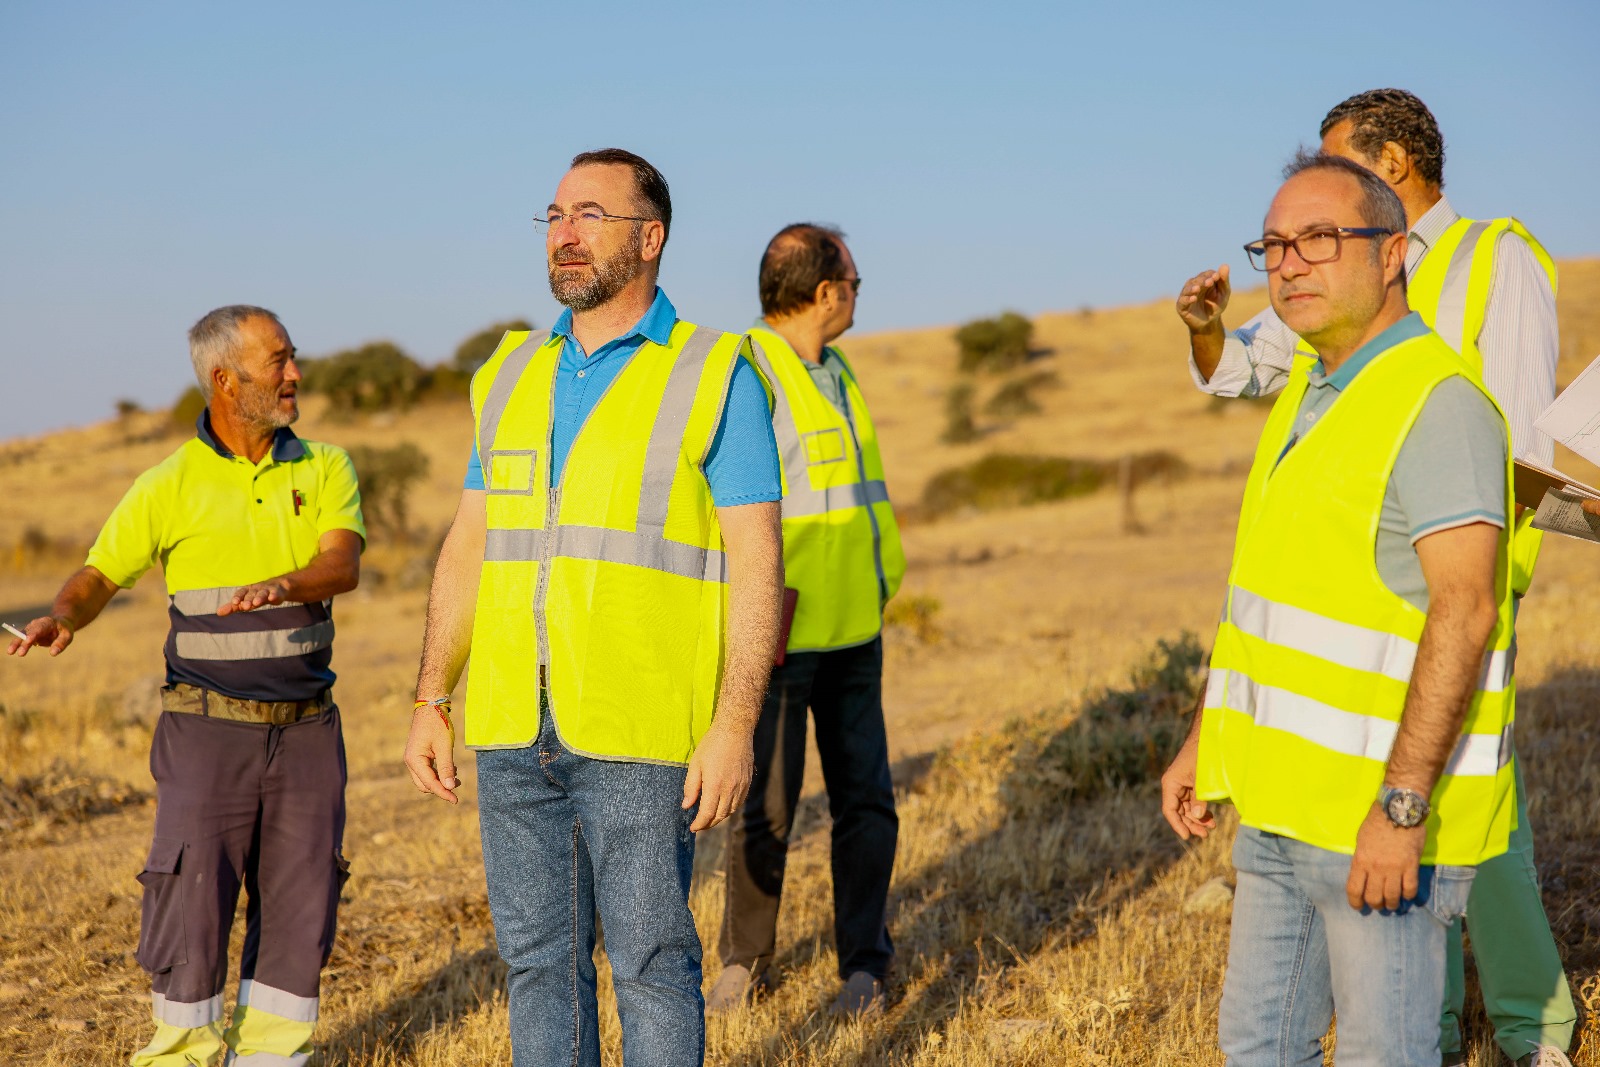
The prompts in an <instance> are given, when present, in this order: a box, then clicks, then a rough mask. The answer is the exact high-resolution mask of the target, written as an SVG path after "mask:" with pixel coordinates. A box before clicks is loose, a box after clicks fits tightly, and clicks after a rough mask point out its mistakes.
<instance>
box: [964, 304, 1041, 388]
mask: <svg viewBox="0 0 1600 1067" xmlns="http://www.w3.org/2000/svg"><path fill="white" fill-rule="evenodd" d="M1032 343H1033V323H1031V322H1029V321H1028V320H1027V319H1025V318H1023V317H1022V316H1021V315H1018V314H1017V313H1016V312H1015V311H1007V312H1006V313H1005V314H1003V315H1001V316H1000V317H999V318H994V319H976V320H974V321H972V322H969V323H967V324H966V325H965V326H963V327H961V328H960V329H959V330H957V331H956V347H957V348H959V349H960V350H961V371H962V373H971V372H972V371H976V370H988V371H1003V370H1010V369H1011V368H1012V367H1016V366H1019V365H1021V364H1022V363H1024V362H1026V360H1027V358H1028V351H1029V349H1030V347H1031V345H1032Z"/></svg>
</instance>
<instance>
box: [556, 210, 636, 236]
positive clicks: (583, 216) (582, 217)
mask: <svg viewBox="0 0 1600 1067" xmlns="http://www.w3.org/2000/svg"><path fill="white" fill-rule="evenodd" d="M659 221H660V220H659V219H652V218H646V217H644V216H642V215H608V214H606V213H605V212H604V211H601V210H600V209H599V208H597V207H586V208H584V209H583V210H581V211H574V212H572V213H570V214H568V213H566V212H562V211H552V212H550V215H549V217H548V218H542V219H541V218H535V219H534V220H533V232H534V233H536V234H538V235H539V236H540V237H544V236H547V235H548V234H549V233H550V231H551V230H553V229H555V228H556V227H557V226H559V225H561V224H562V223H563V222H570V223H572V227H573V229H575V230H577V231H578V234H579V236H581V237H585V238H590V237H594V236H596V235H598V234H599V233H600V227H601V226H603V225H605V224H606V223H607V222H659Z"/></svg>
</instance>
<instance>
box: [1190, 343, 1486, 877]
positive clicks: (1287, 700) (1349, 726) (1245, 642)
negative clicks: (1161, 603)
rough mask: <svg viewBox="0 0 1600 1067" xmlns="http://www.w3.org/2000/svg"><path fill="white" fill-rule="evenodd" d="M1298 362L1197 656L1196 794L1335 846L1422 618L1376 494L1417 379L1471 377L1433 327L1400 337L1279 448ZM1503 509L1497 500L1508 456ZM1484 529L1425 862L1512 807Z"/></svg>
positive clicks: (1473, 856) (1299, 376)
mask: <svg viewBox="0 0 1600 1067" xmlns="http://www.w3.org/2000/svg"><path fill="white" fill-rule="evenodd" d="M1296 363H1297V365H1296V367H1295V371H1296V373H1294V374H1292V375H1291V377H1290V380H1289V385H1288V386H1287V387H1286V388H1285V389H1284V391H1283V393H1282V395H1281V396H1279V398H1278V400H1277V403H1276V404H1275V405H1274V407H1273V409H1272V414H1271V416H1270V417H1269V418H1268V420H1267V425H1266V428H1265V429H1264V430H1263V431H1262V434H1261V440H1260V443H1259V445H1258V446H1257V450H1256V457H1255V463H1254V465H1253V466H1252V467H1251V470H1250V479H1249V482H1248V484H1247V486H1246V488H1245V498H1244V504H1243V507H1242V509H1241V512H1240V516H1239V532H1238V536H1237V540H1236V541H1235V545H1234V556H1233V565H1232V569H1231V571H1230V573H1229V578H1228V603H1227V609H1226V612H1225V613H1224V616H1223V620H1222V624H1221V626H1220V627H1219V629H1218V631H1217V640H1216V645H1215V648H1214V650H1213V652H1212V656H1211V676H1210V679H1209V683H1208V685H1207V689H1206V698H1205V707H1204V711H1203V717H1202V723H1201V732H1200V757H1199V770H1198V780H1197V786H1196V793H1197V795H1198V796H1200V797H1202V798H1204V799H1207V800H1221V799H1231V800H1232V801H1233V803H1234V805H1235V806H1236V807H1237V808H1238V809H1239V817H1240V820H1241V821H1242V822H1243V823H1244V824H1245V825H1247V826H1253V827H1255V828H1257V829H1260V830H1264V831H1267V832H1269V833H1276V834H1283V835H1285V836H1287V837H1292V838H1294V839H1296V840H1298V841H1304V842H1306V843H1307V844H1311V845H1315V846H1317V847H1318V848H1325V849H1329V850H1331V851H1334V852H1342V853H1346V854H1349V853H1353V852H1354V851H1355V844H1356V832H1357V830H1358V829H1359V828H1360V826H1361V823H1362V820H1363V819H1364V818H1365V817H1366V815H1367V812H1368V811H1369V809H1370V808H1371V806H1372V804H1373V802H1374V801H1375V800H1376V799H1377V796H1378V790H1379V788H1380V787H1381V785H1382V783H1383V776H1384V769H1385V763H1386V761H1387V760H1388V757H1389V750H1390V746H1391V745H1392V744H1393V742H1394V737H1395V734H1396V732H1397V731H1398V729H1399V723H1400V716H1401V712H1402V711H1403V709H1404V707H1405V698H1406V690H1407V689H1408V687H1409V685H1410V680H1411V669H1412V664H1413V661H1414V660H1415V658H1416V654H1417V643H1418V641H1419V640H1420V639H1421V637H1422V630H1423V625H1424V623H1425V622H1426V619H1427V616H1426V614H1425V613H1424V612H1422V611H1419V610H1418V609H1417V608H1416V607H1415V606H1413V605H1412V604H1411V603H1409V602H1408V601H1407V600H1405V599H1404V598H1403V597H1400V596H1398V595H1396V594H1395V593H1394V592H1392V591H1391V590H1390V589H1389V588H1388V587H1387V586H1386V585H1384V583H1383V579H1382V578H1381V576H1380V575H1379V574H1378V568H1377V563H1376V558H1375V555H1374V552H1375V546H1376V540H1377V530H1378V521H1379V517H1380V515H1381V513H1382V509H1383V500H1384V494H1385V492H1386V490H1387V487H1388V484H1389V478H1390V475H1391V473H1392V471H1393V468H1394V463H1395V458H1396V456H1397V455H1398V454H1399V451H1400V446H1401V444H1402V443H1403V442H1404V441H1405V438H1406V435H1407V434H1408V433H1409V432H1410V430H1411V426H1412V424H1413V423H1414V422H1415V421H1416V418H1417V415H1418V413H1419V412H1420V411H1421V410H1422V406H1423V404H1424V402H1425V401H1426V399H1427V397H1428V395H1429V393H1431V392H1432V390H1433V388H1434V387H1435V386H1437V385H1438V384H1439V383H1440V382H1441V381H1444V380H1445V379H1446V378H1449V377H1452V376H1454V375H1457V374H1459V375H1462V376H1463V377H1466V378H1468V379H1469V380H1471V381H1472V382H1473V383H1474V384H1476V385H1478V387H1479V388H1480V389H1482V388H1483V386H1482V384H1481V382H1480V381H1479V380H1478V376H1477V375H1476V374H1475V373H1474V372H1473V371H1472V370H1471V369H1470V368H1469V367H1468V366H1467V365H1466V363H1465V361H1464V360H1462V359H1461V357H1459V356H1458V355H1456V353H1455V352H1453V351H1452V350H1451V349H1450V348H1449V346H1448V345H1446V344H1445V343H1444V342H1443V341H1441V340H1440V339H1439V338H1438V337H1437V336H1436V335H1434V334H1431V333H1430V334H1426V335H1424V336H1422V337H1418V338H1415V339H1412V340H1408V341H1403V342H1401V343H1400V344H1397V345H1395V346H1394V347H1392V348H1390V349H1388V350H1387V351H1385V352H1383V353H1380V354H1379V355H1378V356H1377V357H1376V358H1375V359H1373V361H1372V362H1371V363H1370V364H1368V365H1367V366H1366V367H1365V368H1363V369H1362V371H1361V373H1360V374H1359V375H1357V376H1356V378H1355V379H1354V380H1353V381H1352V382H1351V383H1350V384H1349V385H1348V386H1347V387H1346V388H1345V390H1344V393H1343V395H1341V396H1340V397H1339V399H1338V402H1337V403H1335V404H1334V405H1333V407H1332V408H1331V409H1330V410H1329V411H1328V413H1327V415H1326V417H1325V418H1324V419H1323V420H1322V421H1321V422H1319V423H1317V425H1316V427H1315V428H1314V429H1312V430H1310V431H1309V432H1307V433H1305V434H1304V435H1303V436H1302V437H1301V439H1300V440H1299V442H1298V443H1297V444H1295V446H1294V447H1293V448H1292V449H1291V450H1290V451H1289V452H1288V454H1287V455H1284V448H1285V447H1286V445H1287V444H1288V442H1289V440H1290V434H1291V432H1292V431H1293V429H1294V422H1295V416H1296V414H1297V412H1298V411H1299V408H1300V402H1301V398H1302V397H1303V396H1304V395H1305V391H1306V388H1307V377H1306V371H1307V366H1308V364H1309V360H1306V359H1305V358H1304V357H1301V358H1300V359H1297V361H1296ZM1485 395H1486V396H1487V395H1488V393H1487V391H1485ZM1490 400H1491V402H1492V401H1493V397H1490ZM1496 408H1497V410H1498V405H1497V406H1496ZM1502 417H1503V414H1502ZM1280 456H1282V457H1283V458H1282V460H1281V461H1280V460H1279V457H1280ZM1506 507H1507V509H1508V512H1507V513H1508V514H1509V513H1510V512H1509V509H1510V507H1511V472H1510V460H1509V458H1508V460H1507V471H1506ZM1500 544H1501V548H1500V563H1499V566H1498V568H1497V574H1496V584H1495V587H1496V591H1497V593H1498V594H1499V619H1498V621H1497V623H1496V625H1495V629H1494V633H1493V635H1492V636H1491V638H1490V640H1489V647H1488V651H1487V653H1486V655H1485V657H1484V667H1483V672H1482V675H1481V677H1480V679H1479V682H1478V687H1477V691H1476V692H1475V693H1474V695H1473V698H1472V704H1471V709H1470V710H1469V712H1468V714H1467V719H1466V723H1465V725H1464V726H1463V728H1462V732H1461V736H1460V739H1459V741H1458V743H1457V745H1456V748H1455V752H1454V753H1453V755H1452V756H1451V758H1450V760H1449V763H1448V764H1447V766H1446V767H1445V771H1444V775H1443V776H1442V777H1441V778H1440V779H1439V783H1438V785H1437V786H1436V787H1435V788H1434V791H1433V797H1432V806H1433V811H1432V813H1431V814H1430V815H1429V817H1428V840H1427V845H1426V848H1425V850H1424V852H1423V859H1424V860H1425V861H1426V862H1428V863H1445V864H1463V865H1472V864H1476V863H1479V862H1480V861H1482V860H1485V859H1488V858H1489V857H1491V856H1495V855H1498V854H1500V853H1501V852H1504V851H1505V849H1506V840H1507V837H1508V835H1509V833H1510V831H1511V828H1512V826H1513V824H1514V820H1515V796H1514V793H1513V781H1512V764H1511V759H1512V756H1511V723H1512V718H1513V710H1514V706H1515V694H1516V685H1515V681H1514V679H1513V676H1512V610H1511V604H1512V594H1511V588H1510V582H1509V581H1508V576H1509V566H1510V561H1509V546H1508V537H1507V535H1506V534H1505V533H1504V532H1503V531H1502V533H1501V542H1500Z"/></svg>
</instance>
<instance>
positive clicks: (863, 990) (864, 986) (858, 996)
mask: <svg viewBox="0 0 1600 1067" xmlns="http://www.w3.org/2000/svg"><path fill="white" fill-rule="evenodd" d="M888 1003H889V994H888V989H887V988H886V987H885V986H884V984H883V979H881V978H874V977H873V976H872V975H870V974H868V973H867V972H866V971H855V972H854V973H852V974H851V975H850V977H849V978H846V979H845V980H844V988H843V989H841V990H839V995H838V996H837V997H835V998H834V999H833V1008H832V1009H831V1010H832V1012H833V1014H835V1015H843V1016H846V1017H848V1018H852V1019H854V1018H860V1017H861V1016H864V1015H876V1014H878V1013H879V1012H881V1011H883V1009H884V1008H885V1007H886V1006H887V1005H888Z"/></svg>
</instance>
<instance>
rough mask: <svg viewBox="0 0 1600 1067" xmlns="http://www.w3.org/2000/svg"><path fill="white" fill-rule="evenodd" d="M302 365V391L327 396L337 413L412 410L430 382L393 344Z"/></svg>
mask: <svg viewBox="0 0 1600 1067" xmlns="http://www.w3.org/2000/svg"><path fill="white" fill-rule="evenodd" d="M299 362H300V373H301V374H302V375H303V380H302V381H301V383H300V388H302V389H304V390H305V391H306V392H308V393H320V394H322V395H323V396H326V397H327V398H328V400H329V401H330V407H331V410H332V411H333V412H335V413H351V412H357V411H385V410H388V409H390V408H401V409H404V408H407V407H410V406H411V404H412V403H414V402H415V401H416V399H417V397H418V395H419V394H420V393H421V392H422V389H423V387H424V386H425V385H427V381H428V372H427V371H426V370H424V369H423V368H422V365H421V364H419V363H418V362H417V361H416V360H414V359H412V358H411V357H410V356H408V355H406V354H405V352H403V351H402V350H401V349H400V346H398V345H396V344H395V343H394V342H392V341H374V342H372V343H371V344H367V345H362V346H361V347H360V348H352V349H348V350H346V351H344V352H337V353H335V354H334V355H331V356H328V357H327V358H325V359H306V360H301V361H299Z"/></svg>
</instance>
